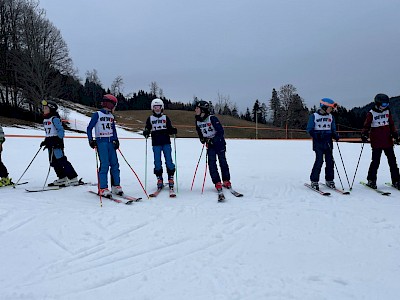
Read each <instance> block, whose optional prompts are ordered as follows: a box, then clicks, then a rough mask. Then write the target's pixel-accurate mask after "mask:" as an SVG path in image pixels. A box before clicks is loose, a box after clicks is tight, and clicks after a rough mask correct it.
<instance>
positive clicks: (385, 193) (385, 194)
mask: <svg viewBox="0 0 400 300" xmlns="http://www.w3.org/2000/svg"><path fill="white" fill-rule="evenodd" d="M360 183H361V184H362V185H364V186H366V187H368V188H370V189H371V190H374V191H375V192H377V193H378V194H381V195H382V196H389V195H390V194H391V192H386V191H383V190H380V189H373V188H371V187H370V186H368V185H367V183H366V182H363V181H361V182H360ZM385 185H387V186H389V187H392V188H394V189H396V190H398V189H397V188H396V187H395V186H393V184H391V183H390V182H385Z"/></svg>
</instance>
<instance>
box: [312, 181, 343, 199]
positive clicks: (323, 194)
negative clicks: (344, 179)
mask: <svg viewBox="0 0 400 300" xmlns="http://www.w3.org/2000/svg"><path fill="white" fill-rule="evenodd" d="M304 185H305V186H306V187H308V188H310V189H311V190H313V191H314V192H317V193H319V194H320V195H322V196H330V195H331V193H329V192H325V191H321V190H317V189H315V188H313V187H312V186H311V185H310V184H308V183H305V184H304ZM320 185H323V186H325V187H327V188H328V189H331V190H332V191H334V192H336V193H339V194H342V195H349V194H350V192H348V191H344V190H341V189H338V188H331V187H329V186H327V185H326V184H324V183H320Z"/></svg>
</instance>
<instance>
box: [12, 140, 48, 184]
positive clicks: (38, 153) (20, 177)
mask: <svg viewBox="0 0 400 300" xmlns="http://www.w3.org/2000/svg"><path fill="white" fill-rule="evenodd" d="M40 150H42V146H40V148H39V150H38V151H37V152H36V154H35V156H34V157H33V158H32V160H31V162H30V163H29V165H28V166H27V167H26V169H25V171H24V173H22V175H21V177H20V178H19V179H18V180H17V182H16V183H15V184H14V186H13V188H14V189H15V186H16V185H18V183H19V181H20V180H21V179H22V177H23V176H24V175H25V173H26V171H28V169H29V167H30V166H31V164H32V163H33V161H34V160H35V158H36V156H37V155H38V154H39V152H40Z"/></svg>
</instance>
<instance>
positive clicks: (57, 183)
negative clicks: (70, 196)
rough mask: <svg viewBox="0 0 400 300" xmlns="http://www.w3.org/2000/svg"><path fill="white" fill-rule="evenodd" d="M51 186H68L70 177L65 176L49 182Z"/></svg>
mask: <svg viewBox="0 0 400 300" xmlns="http://www.w3.org/2000/svg"><path fill="white" fill-rule="evenodd" d="M48 185H49V186H66V185H68V177H67V176H65V177H63V178H58V179H56V180H54V181H53V182H52V183H49V184H48Z"/></svg>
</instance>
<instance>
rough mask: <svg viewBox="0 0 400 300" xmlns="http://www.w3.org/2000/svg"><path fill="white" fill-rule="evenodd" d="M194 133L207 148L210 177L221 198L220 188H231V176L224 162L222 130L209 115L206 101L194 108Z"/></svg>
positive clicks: (212, 116) (225, 161) (224, 143)
mask: <svg viewBox="0 0 400 300" xmlns="http://www.w3.org/2000/svg"><path fill="white" fill-rule="evenodd" d="M195 113H196V116H195V119H196V131H197V134H198V135H199V138H200V141H201V143H202V144H204V143H205V144H206V146H207V156H208V167H209V169H210V176H211V180H212V182H213V183H214V184H215V188H216V189H217V191H218V194H219V195H220V196H223V193H222V187H223V186H225V187H226V188H231V187H232V185H231V182H230V179H231V175H230V173H229V166H228V162H227V160H226V155H225V153H226V142H225V138H224V128H223V127H222V124H221V123H220V121H219V120H218V118H217V117H216V116H214V115H212V114H211V113H210V105H209V103H208V102H206V101H199V102H197V103H196V108H195ZM217 156H218V161H219V166H220V168H221V175H222V181H223V183H221V177H220V175H219V173H218V168H217Z"/></svg>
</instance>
